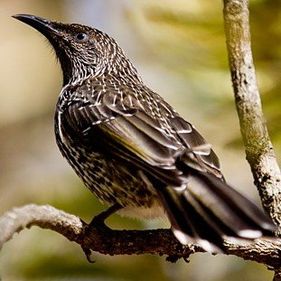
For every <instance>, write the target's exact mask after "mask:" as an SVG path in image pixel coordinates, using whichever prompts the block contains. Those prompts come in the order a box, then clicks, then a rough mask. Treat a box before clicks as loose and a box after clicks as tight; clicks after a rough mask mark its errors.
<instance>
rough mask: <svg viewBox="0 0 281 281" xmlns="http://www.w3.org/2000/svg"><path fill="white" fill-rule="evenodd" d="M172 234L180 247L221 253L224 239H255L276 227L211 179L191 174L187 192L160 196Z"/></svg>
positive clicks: (173, 189) (169, 189)
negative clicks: (198, 248) (193, 245)
mask: <svg viewBox="0 0 281 281" xmlns="http://www.w3.org/2000/svg"><path fill="white" fill-rule="evenodd" d="M160 195H161V198H162V201H163V203H164V206H165V207H166V210H167V213H168V217H169V219H170V221H171V224H172V230H173V233H174V235H175V236H176V238H177V239H178V240H179V241H180V242H181V243H182V244H188V243H191V242H195V243H197V244H199V245H200V246H201V247H203V248H204V249H205V250H206V251H210V252H220V251H224V246H223V240H224V237H234V238H244V239H255V238H258V237H261V236H263V235H270V236H272V235H273V232H274V231H275V230H276V227H275V226H274V224H273V223H272V222H271V220H270V219H269V218H268V217H267V216H266V215H265V214H264V213H263V211H262V210H261V209H260V208H258V207H257V206H256V205H255V204H254V203H252V202H251V201H250V200H248V199H247V198H245V197H244V196H243V195H242V194H240V193H239V192H237V191H236V190H234V189H233V188H232V187H230V186H229V185H227V184H226V183H225V182H223V181H221V180H219V179H218V178H216V177H215V176H213V175H210V174H207V173H204V172H199V171H193V172H192V175H190V181H189V184H188V187H187V188H184V187H183V188H181V187H179V188H177V187H170V186H168V187H166V188H165V189H163V190H161V192H160Z"/></svg>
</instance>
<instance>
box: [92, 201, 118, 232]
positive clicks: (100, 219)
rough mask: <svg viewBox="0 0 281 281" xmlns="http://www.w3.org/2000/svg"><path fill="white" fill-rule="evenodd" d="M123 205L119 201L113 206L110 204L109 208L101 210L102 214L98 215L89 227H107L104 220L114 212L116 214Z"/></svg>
mask: <svg viewBox="0 0 281 281" xmlns="http://www.w3.org/2000/svg"><path fill="white" fill-rule="evenodd" d="M122 208H123V206H121V205H120V204H118V203H115V204H113V205H112V206H110V207H109V208H108V209H107V210H105V211H103V212H101V213H100V214H98V215H96V216H95V217H94V218H93V219H92V221H91V222H90V223H89V225H88V227H87V228H90V229H92V228H95V227H106V225H105V223H104V221H105V220H106V219H107V218H108V217H110V216H111V215H112V214H114V213H115V212H117V211H119V210H120V209H122Z"/></svg>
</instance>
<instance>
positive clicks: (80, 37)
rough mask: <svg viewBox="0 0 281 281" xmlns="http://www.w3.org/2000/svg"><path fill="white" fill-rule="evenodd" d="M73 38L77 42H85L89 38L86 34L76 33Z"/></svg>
mask: <svg viewBox="0 0 281 281" xmlns="http://www.w3.org/2000/svg"><path fill="white" fill-rule="evenodd" d="M75 38H76V40H77V41H78V42H86V41H87V40H88V38H89V36H88V35H87V34H86V33H78V34H77V35H76V36H75Z"/></svg>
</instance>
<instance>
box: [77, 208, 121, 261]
mask: <svg viewBox="0 0 281 281" xmlns="http://www.w3.org/2000/svg"><path fill="white" fill-rule="evenodd" d="M121 208H122V206H121V205H119V204H118V203H115V204H114V205H112V206H110V207H109V208H108V209H107V210H105V211H103V212H101V213H100V214H98V215H97V216H95V217H94V218H93V219H92V221H91V222H90V223H89V224H88V225H87V226H86V227H85V230H84V239H85V240H88V238H89V237H91V234H92V233H93V231H94V230H95V229H99V230H103V231H104V230H106V229H108V226H107V225H106V224H105V220H106V219H107V218H108V217H109V216H111V215H112V214H114V213H115V212H117V211H119V210H120V209H121ZM81 247H82V250H83V252H84V254H85V256H86V258H87V260H88V262H90V263H94V262H95V261H94V260H93V258H92V251H91V249H90V248H89V247H88V246H84V245H82V246H81Z"/></svg>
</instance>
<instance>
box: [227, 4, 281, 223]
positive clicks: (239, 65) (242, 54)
mask: <svg viewBox="0 0 281 281" xmlns="http://www.w3.org/2000/svg"><path fill="white" fill-rule="evenodd" d="M224 23H225V33H226V43H227V49H228V57H229V65H230V71H231V78H232V83H233V89H234V95H235V104H236V108H237V112H238V116H239V121H240V128H241V133H242V136H243V141H244V146H245V150H246V157H247V160H248V162H249V164H250V166H251V170H252V174H253V177H254V181H255V185H256V187H257V188H258V191H259V194H260V197H261V201H262V205H263V207H264V209H265V210H266V212H268V214H269V215H270V216H271V218H272V219H273V221H274V222H275V223H276V224H277V225H278V226H279V225H280V223H281V174H280V169H279V166H278V163H277V161H276V157H275V154H274V151H273V147H272V143H271V141H270V138H269V135H268V130H267V127H266V122H265V118H264V116H263V111H262V105H261V99H260V94H259V90H258V86H257V81H256V74H255V68H254V64H253V56H252V51H251V40H250V25H249V10H248V1H247V0H224Z"/></svg>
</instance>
